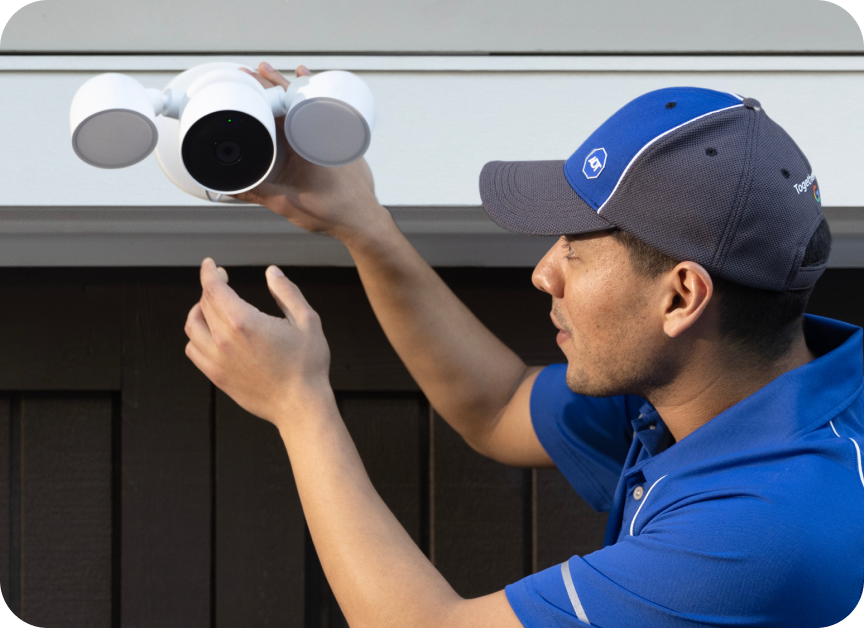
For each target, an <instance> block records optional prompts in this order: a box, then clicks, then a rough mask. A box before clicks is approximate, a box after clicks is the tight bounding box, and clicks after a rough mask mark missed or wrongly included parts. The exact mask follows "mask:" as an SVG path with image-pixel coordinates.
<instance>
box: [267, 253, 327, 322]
mask: <svg viewBox="0 0 864 628" xmlns="http://www.w3.org/2000/svg"><path fill="white" fill-rule="evenodd" d="M264 274H265V276H266V277H267V287H268V288H270V294H272V295H273V298H274V299H275V300H276V304H277V305H278V306H279V309H281V310H282V312H283V313H284V314H285V317H286V318H287V319H288V320H289V321H290V322H291V323H292V324H296V325H297V326H298V327H301V328H304V329H306V328H308V327H309V325H310V324H312V323H314V322H315V321H316V320H317V319H318V313H317V312H315V310H313V309H312V306H311V305H309V302H308V301H307V300H306V297H304V296H303V293H302V292H300V288H298V287H297V285H296V284H294V283H293V282H292V281H291V280H289V279H288V278H287V277H286V276H285V275H284V274H282V271H281V270H279V267H278V266H269V267H268V268H267V271H266V272H265V273H264Z"/></svg>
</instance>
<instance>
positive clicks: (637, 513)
mask: <svg viewBox="0 0 864 628" xmlns="http://www.w3.org/2000/svg"><path fill="white" fill-rule="evenodd" d="M665 477H666V476H665V475H664V476H663V477H662V478H657V480H655V481H654V484H652V485H651V488H649V489H648V492H647V493H645V497H643V498H642V503H641V504H639V508H637V509H636V514H635V515H633V520H632V521H631V522H630V536H633V526H634V525H635V524H636V517H638V516H639V511H640V510H642V506H644V505H645V502H647V501H648V496H649V495H650V494H651V491H653V490H654V487H655V486H657V482H659V481H660V480H662V479H663V478H665Z"/></svg>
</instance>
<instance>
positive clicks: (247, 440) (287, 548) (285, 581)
mask: <svg viewBox="0 0 864 628" xmlns="http://www.w3.org/2000/svg"><path fill="white" fill-rule="evenodd" d="M304 531H305V522H304V518H303V510H302V508H301V506H300V497H299V495H298V494H297V486H296V484H295V483H294V477H293V475H292V473H291V464H290V462H289V460H288V453H287V452H286V451H285V445H284V443H283V442H282V437H281V435H280V434H279V430H278V429H277V428H276V426H274V425H273V424H271V423H269V422H267V421H265V420H263V419H259V418H258V417H255V416H253V415H251V414H249V413H248V412H246V411H245V410H243V409H242V408H241V407H240V406H238V405H237V404H236V403H234V401H233V400H232V399H231V398H230V397H228V396H227V395H225V394H224V393H223V392H221V391H218V392H217V393H216V583H215V584H216V628H234V627H236V626H256V627H260V628H268V627H270V626H273V627H276V626H279V627H284V628H295V627H296V628H302V626H303V625H304V571H305V548H304V545H305V539H304Z"/></svg>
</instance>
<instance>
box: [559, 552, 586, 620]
mask: <svg viewBox="0 0 864 628" xmlns="http://www.w3.org/2000/svg"><path fill="white" fill-rule="evenodd" d="M561 577H562V578H564V588H566V589H567V595H568V596H569V597H570V603H571V604H572V605H573V611H574V612H575V613H576V617H577V618H578V619H579V621H582V622H585V623H586V624H588V625H589V626H590V625H591V622H590V621H588V615H586V614H585V609H584V608H582V602H581V601H580V600H579V596H578V595H577V594H576V587H574V586H573V577H572V576H571V575H570V561H569V560H565V561H564V562H563V563H561Z"/></svg>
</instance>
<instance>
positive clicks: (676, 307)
mask: <svg viewBox="0 0 864 628" xmlns="http://www.w3.org/2000/svg"><path fill="white" fill-rule="evenodd" d="M662 282H663V290H664V292H665V298H664V307H665V310H664V312H663V331H665V332H666V335H667V336H669V337H670V338H675V337H677V336H679V335H681V334H682V333H684V332H685V331H686V330H688V329H689V328H690V327H691V326H692V325H693V324H695V323H696V321H697V320H699V317H700V316H702V314H703V312H704V311H705V308H706V307H707V306H708V302H709V301H710V300H711V296H712V295H713V294H714V282H713V281H711V276H710V275H709V274H708V271H707V270H705V269H704V268H703V267H702V266H700V265H699V264H697V263H696V262H681V263H680V264H678V265H677V266H676V267H675V268H673V269H672V270H670V271H669V272H668V273H667V274H666V275H665V276H664V278H663V280H662Z"/></svg>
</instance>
